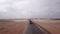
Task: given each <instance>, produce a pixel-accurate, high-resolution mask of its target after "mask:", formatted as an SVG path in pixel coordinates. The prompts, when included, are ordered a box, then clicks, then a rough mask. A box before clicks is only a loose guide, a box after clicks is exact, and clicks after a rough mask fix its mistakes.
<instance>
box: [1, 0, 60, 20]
mask: <svg viewBox="0 0 60 34" xmlns="http://www.w3.org/2000/svg"><path fill="white" fill-rule="evenodd" d="M0 18H2V19H5V18H9V19H11V18H13V19H14V18H60V0H0Z"/></svg>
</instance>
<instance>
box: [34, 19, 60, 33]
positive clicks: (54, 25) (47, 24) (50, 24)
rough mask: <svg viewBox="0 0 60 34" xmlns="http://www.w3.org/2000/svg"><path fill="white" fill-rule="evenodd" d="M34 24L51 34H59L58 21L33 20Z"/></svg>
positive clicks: (59, 21) (59, 23)
mask: <svg viewBox="0 0 60 34" xmlns="http://www.w3.org/2000/svg"><path fill="white" fill-rule="evenodd" d="M33 22H34V23H36V24H38V25H40V26H41V27H43V28H44V29H46V30H47V31H49V32H50V33H51V34H60V20H40V19H37V20H33Z"/></svg>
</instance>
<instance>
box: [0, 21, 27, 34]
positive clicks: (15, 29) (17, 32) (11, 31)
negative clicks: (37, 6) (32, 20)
mask: <svg viewBox="0 0 60 34" xmlns="http://www.w3.org/2000/svg"><path fill="white" fill-rule="evenodd" d="M27 24H28V20H0V34H22V33H23V31H24V28H25V27H26V26H27Z"/></svg>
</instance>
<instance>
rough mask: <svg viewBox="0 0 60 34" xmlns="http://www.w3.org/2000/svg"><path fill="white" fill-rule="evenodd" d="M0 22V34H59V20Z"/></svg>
mask: <svg viewBox="0 0 60 34" xmlns="http://www.w3.org/2000/svg"><path fill="white" fill-rule="evenodd" d="M31 21H32V22H30V21H29V20H27V19H25V20H24V19H23V20H0V34H60V20H48V19H46V20H45V19H43V20H42V19H41V20H40V19H31Z"/></svg>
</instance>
